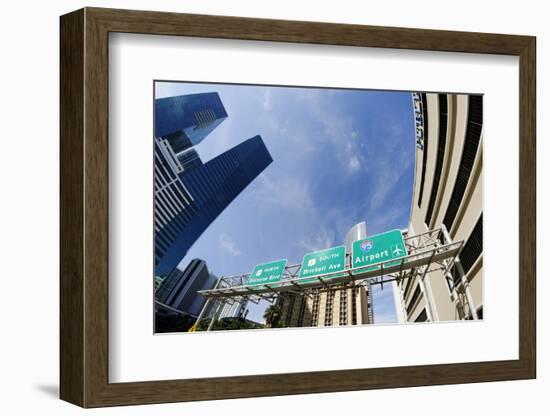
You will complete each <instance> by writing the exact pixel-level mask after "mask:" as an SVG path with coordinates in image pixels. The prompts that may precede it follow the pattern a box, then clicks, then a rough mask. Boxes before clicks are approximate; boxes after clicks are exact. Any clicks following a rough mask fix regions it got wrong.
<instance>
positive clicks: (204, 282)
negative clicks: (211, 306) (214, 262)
mask: <svg viewBox="0 0 550 416" xmlns="http://www.w3.org/2000/svg"><path fill="white" fill-rule="evenodd" d="M217 280H218V279H217V277H216V276H214V275H213V274H211V273H210V272H209V271H208V267H207V265H206V262H205V261H204V260H201V259H193V260H191V262H190V263H189V264H188V265H187V267H186V268H185V270H180V269H178V268H175V269H174V270H173V271H172V272H171V273H170V274H169V275H168V276H167V277H166V279H164V281H163V282H162V284H161V286H160V287H159V289H158V290H157V292H156V298H157V300H158V301H159V302H161V303H162V304H164V305H168V306H169V307H171V308H174V309H177V310H178V311H181V312H184V313H186V314H189V315H192V316H195V317H196V316H198V314H199V313H200V311H201V309H202V307H203V306H204V303H205V302H206V300H205V299H204V298H203V297H202V296H199V295H198V294H197V291H199V290H206V289H212V288H213V287H214V286H215V285H216V282H217Z"/></svg>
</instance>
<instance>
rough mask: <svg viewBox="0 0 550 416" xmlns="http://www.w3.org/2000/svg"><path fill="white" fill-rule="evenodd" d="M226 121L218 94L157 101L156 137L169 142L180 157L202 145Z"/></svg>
mask: <svg viewBox="0 0 550 416" xmlns="http://www.w3.org/2000/svg"><path fill="white" fill-rule="evenodd" d="M226 118H227V112H226V111H225V108H224V106H223V104H222V102H221V100H220V96H219V95H218V93H217V92H209V93H203V94H189V95H180V96H177V97H167V98H159V99H157V100H155V137H162V138H163V139H166V140H168V142H169V143H170V145H171V147H172V150H173V151H174V153H176V154H178V153H180V152H183V151H184V150H186V149H189V148H190V147H192V146H195V145H197V144H199V143H200V142H201V141H202V140H203V139H204V138H205V137H206V136H208V135H209V134H210V133H211V132H212V131H213V130H214V129H215V128H216V127H218V126H219V125H220V123H221V122H222V121H224V120H225V119H226Z"/></svg>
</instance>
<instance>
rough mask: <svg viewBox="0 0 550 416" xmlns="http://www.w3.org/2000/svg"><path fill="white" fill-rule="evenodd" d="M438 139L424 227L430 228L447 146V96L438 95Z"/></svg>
mask: <svg viewBox="0 0 550 416" xmlns="http://www.w3.org/2000/svg"><path fill="white" fill-rule="evenodd" d="M438 98H439V137H438V141H437V158H436V161H435V171H434V179H433V183H432V190H431V193H430V201H429V203H428V211H427V212H426V219H425V222H426V225H427V226H428V228H429V227H430V223H431V222H432V215H433V210H434V205H435V199H436V197H437V192H438V190H439V182H440V181H441V171H442V169H443V159H445V147H446V146H447V118H448V111H449V110H448V103H447V94H439V97H438Z"/></svg>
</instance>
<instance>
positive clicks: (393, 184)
mask: <svg viewBox="0 0 550 416" xmlns="http://www.w3.org/2000/svg"><path fill="white" fill-rule="evenodd" d="M212 91H215V92H218V93H219V95H220V98H221V100H222V102H223V104H224V106H225V108H226V110H227V113H228V115H229V116H228V118H227V119H226V120H225V121H224V122H223V123H221V125H220V126H218V127H217V128H216V129H215V130H214V131H213V132H212V133H211V134H210V135H209V136H208V137H207V138H206V139H205V140H203V141H202V143H200V144H199V145H198V146H196V150H197V151H198V153H199V155H200V157H201V159H202V160H203V162H207V161H208V160H209V159H211V158H213V157H215V156H217V155H219V154H220V153H222V152H224V151H226V150H228V149H230V148H231V147H233V146H235V145H237V144H239V143H241V142H242V141H244V140H246V139H248V138H250V137H253V136H255V135H256V134H260V135H261V136H262V138H263V140H264V142H265V144H266V146H267V148H268V150H269V152H270V153H271V156H272V157H273V163H271V164H270V165H269V166H268V167H267V168H266V169H265V170H264V172H262V174H261V175H259V176H258V177H257V178H256V179H255V180H254V181H253V182H252V183H251V184H250V185H249V186H248V187H247V188H246V189H245V190H244V191H243V192H242V193H241V194H240V195H239V196H238V197H237V198H236V199H235V200H234V201H233V203H232V204H231V205H230V206H229V207H228V208H227V209H226V210H225V211H224V212H223V213H221V214H220V216H219V217H218V218H217V219H216V220H215V221H214V222H213V223H212V224H211V225H210V227H209V228H208V229H207V230H206V231H205V232H204V233H203V234H202V236H201V237H200V238H199V239H198V240H197V242H196V243H195V244H194V245H193V247H192V248H191V249H190V250H189V252H188V253H187V256H186V257H185V258H184V259H183V260H182V262H181V263H180V268H184V267H185V265H187V263H188V262H189V261H190V260H191V259H193V258H202V259H204V260H206V262H207V264H208V267H209V269H210V270H211V271H212V272H213V273H215V274H216V275H218V276H231V275H236V274H242V273H247V272H250V271H252V268H253V267H254V265H256V264H258V263H264V262H267V261H271V260H278V259H283V258H286V259H288V262H289V264H294V263H300V262H301V260H302V257H303V255H304V254H305V253H307V252H309V251H314V250H319V249H323V248H328V247H332V246H337V245H341V244H343V243H344V238H345V235H346V233H347V231H348V230H349V229H350V227H352V226H353V225H354V224H356V223H358V222H360V221H366V222H367V230H368V234H371V235H372V234H377V233H380V232H384V231H387V230H390V229H394V228H399V229H402V228H406V227H407V225H408V221H409V211H410V205H411V197H412V187H413V170H414V154H415V147H414V125H413V113H412V101H411V94H410V93H406V92H387V91H369V90H342V89H324V88H323V89H321V88H293V87H268V86H246V85H226V84H196V83H195V84H193V83H180V82H170V83H168V82H166V83H164V82H163V83H159V82H157V83H156V90H155V93H156V98H161V97H168V96H174V95H182V94H191V93H199V92H212ZM265 307H266V304H265V302H264V303H261V304H260V305H259V306H257V305H253V304H250V306H249V309H250V313H249V316H248V317H249V318H250V319H253V320H256V321H259V322H261V321H262V320H263V318H262V315H263V309H264V308H265ZM374 320H375V323H384V322H394V321H395V308H394V304H393V295H392V290H391V286H389V285H385V286H384V290H383V291H381V290H380V289H375V291H374Z"/></svg>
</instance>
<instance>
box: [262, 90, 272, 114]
mask: <svg viewBox="0 0 550 416" xmlns="http://www.w3.org/2000/svg"><path fill="white" fill-rule="evenodd" d="M272 106H273V90H272V89H271V88H266V89H265V91H264V95H263V100H262V107H263V108H264V110H266V111H271V108H272Z"/></svg>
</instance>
